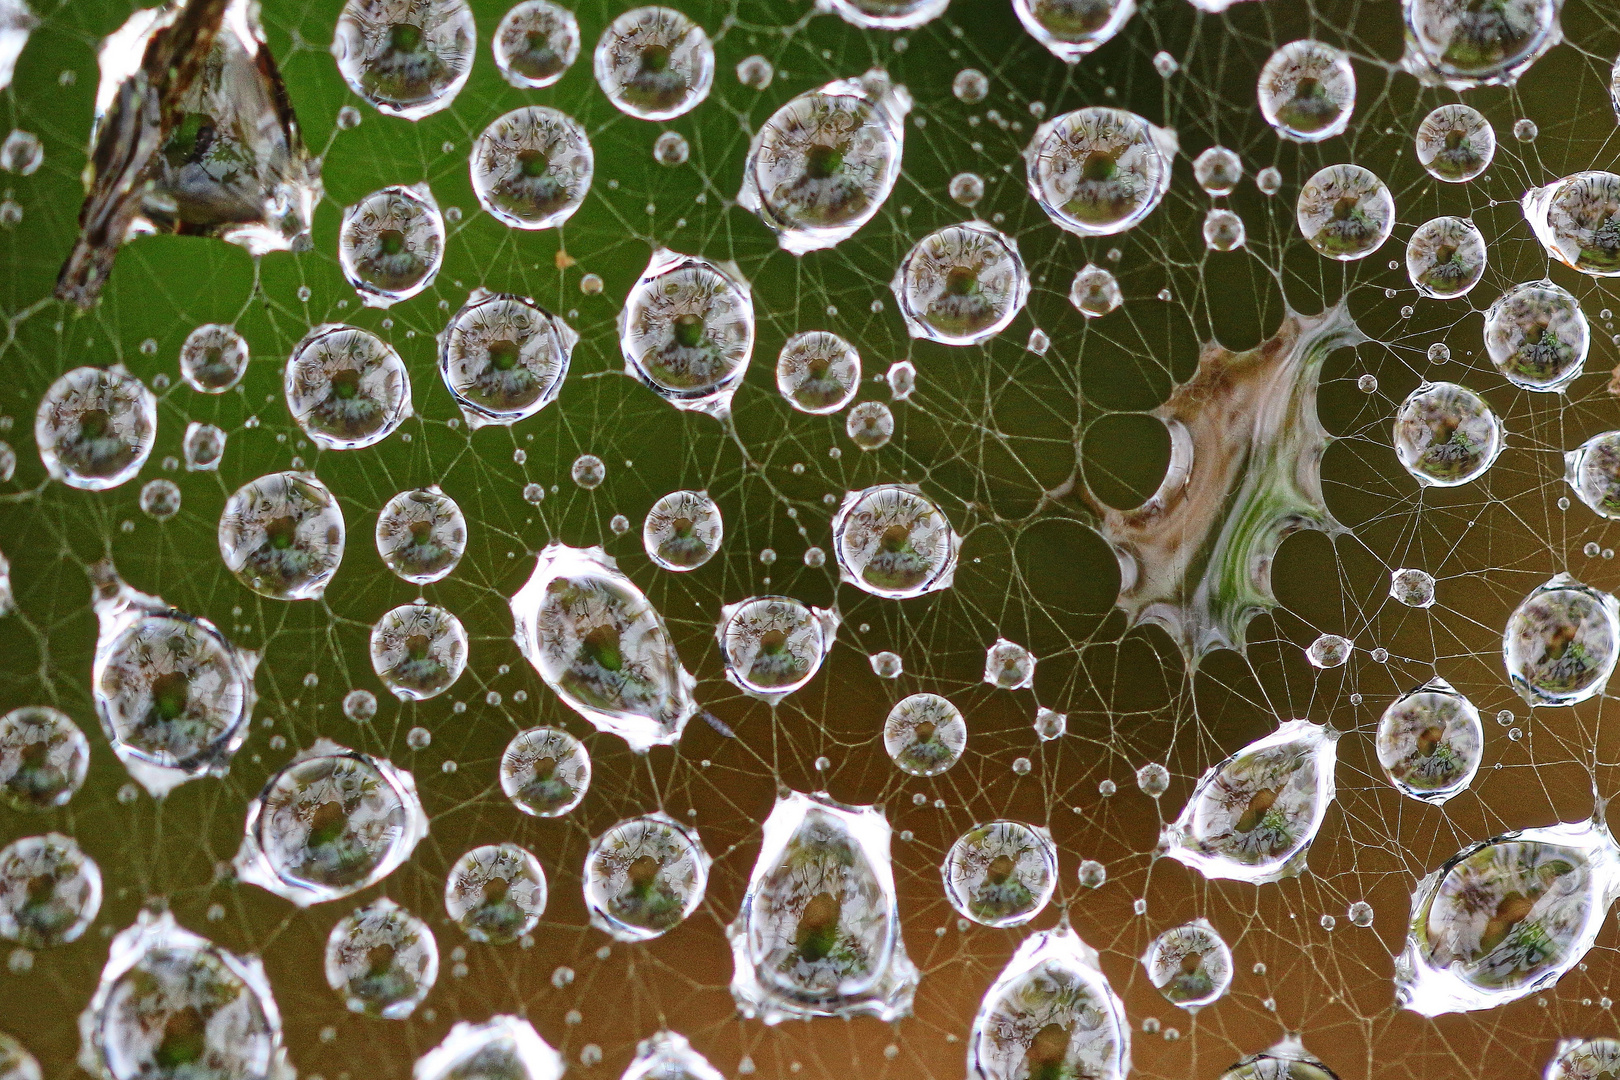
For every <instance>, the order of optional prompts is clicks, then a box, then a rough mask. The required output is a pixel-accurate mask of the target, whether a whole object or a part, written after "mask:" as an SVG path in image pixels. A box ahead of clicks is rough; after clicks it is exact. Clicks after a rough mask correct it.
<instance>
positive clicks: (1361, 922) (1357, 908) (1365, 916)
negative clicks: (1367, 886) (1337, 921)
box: [1347, 900, 1373, 927]
mask: <svg viewBox="0 0 1620 1080" xmlns="http://www.w3.org/2000/svg"><path fill="white" fill-rule="evenodd" d="M1347 914H1348V915H1349V917H1350V922H1351V923H1353V924H1354V925H1356V926H1360V927H1368V926H1371V925H1372V921H1373V908H1372V905H1371V904H1369V903H1367V901H1365V900H1357V901H1356V902H1355V903H1353V904H1351V905H1350V910H1349V912H1348V913H1347Z"/></svg>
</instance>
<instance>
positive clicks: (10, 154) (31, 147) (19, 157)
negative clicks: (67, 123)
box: [0, 128, 45, 176]
mask: <svg viewBox="0 0 1620 1080" xmlns="http://www.w3.org/2000/svg"><path fill="white" fill-rule="evenodd" d="M44 163H45V147H44V145H43V144H42V143H41V142H40V141H39V136H38V135H35V134H34V133H33V132H32V131H23V130H22V129H20V128H17V129H13V130H12V132H11V134H10V135H7V136H6V140H5V142H3V143H0V169H4V170H5V171H6V172H8V173H16V174H17V175H19V176H32V175H33V174H34V172H35V171H36V170H37V169H38V168H39V167H40V166H41V165H43V164H44Z"/></svg>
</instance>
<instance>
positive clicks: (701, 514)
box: [641, 491, 725, 572]
mask: <svg viewBox="0 0 1620 1080" xmlns="http://www.w3.org/2000/svg"><path fill="white" fill-rule="evenodd" d="M724 536H725V522H724V521H723V520H722V519H721V517H720V508H719V507H718V506H716V505H715V502H714V500H713V499H711V498H710V497H709V493H708V492H706V491H672V492H670V493H669V494H668V495H665V496H664V497H663V498H661V499H659V500H658V501H657V502H655V503H653V505H652V509H650V510H648V511H647V520H646V523H645V524H644V525H643V527H642V530H641V542H642V546H643V547H644V548H645V549H646V552H647V557H648V558H649V559H651V560H652V561H653V562H655V563H657V564H658V565H659V566H661V567H663V568H664V569H665V570H674V571H676V572H681V571H685V570H696V569H697V568H698V567H700V566H702V565H703V564H704V563H706V562H708V561H709V560H710V559H712V558H714V556H715V553H716V552H718V551H719V550H720V542H721V540H722V539H724Z"/></svg>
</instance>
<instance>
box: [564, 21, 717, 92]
mask: <svg viewBox="0 0 1620 1080" xmlns="http://www.w3.org/2000/svg"><path fill="white" fill-rule="evenodd" d="M594 67H595V71H596V82H597V84H598V85H599V86H601V88H602V92H603V93H604V94H606V95H607V96H608V100H609V101H611V102H612V103H613V105H614V107H615V108H617V109H618V110H619V111H620V112H622V113H625V114H626V115H628V116H634V117H636V118H638V119H641V120H670V119H673V118H674V117H677V116H680V115H681V114H682V113H687V112H691V111H692V110H693V109H695V108H697V107H698V105H699V104H701V103H702V102H703V101H704V99H706V98H707V97H708V96H709V90H710V88H711V87H712V86H713V85H714V45H713V43H712V42H710V41H709V35H708V34H706V33H704V32H703V27H701V26H699V25H698V24H697V23H695V22H693V21H692V20H691V19H689V18H687V17H686V16H685V15H683V14H681V13H680V12H679V11H675V10H674V9H672V8H667V7H643V8H635V9H634V10H631V11H627V12H625V13H624V14H623V15H620V16H619V17H618V18H616V19H614V20H613V22H612V23H610V24H609V25H608V28H607V29H606V30H604V31H602V37H601V39H600V40H599V41H598V42H597V43H596V59H595V64H594Z"/></svg>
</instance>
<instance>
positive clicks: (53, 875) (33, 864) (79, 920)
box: [0, 832, 101, 949]
mask: <svg viewBox="0 0 1620 1080" xmlns="http://www.w3.org/2000/svg"><path fill="white" fill-rule="evenodd" d="M100 910H101V868H100V867H98V866H97V865H96V862H95V860H94V859H92V858H91V857H90V856H88V855H86V854H85V853H84V852H83V851H81V850H80V849H79V845H78V842H77V841H75V840H74V839H73V838H72V837H71V836H63V835H62V834H61V833H54V832H53V833H46V834H45V835H43V836H25V837H22V838H21V839H18V840H14V841H13V842H12V843H10V844H8V845H6V846H5V847H4V848H0V938H4V939H5V940H7V941H14V942H16V943H17V944H19V945H22V946H24V947H25V948H29V949H45V948H49V947H51V946H53V945H63V944H66V943H67V942H70V941H76V940H78V938H79V936H80V935H82V934H83V933H84V932H85V930H86V929H87V928H88V927H89V926H90V924H91V923H92V922H94V921H95V919H96V913H97V912H99V911H100Z"/></svg>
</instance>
